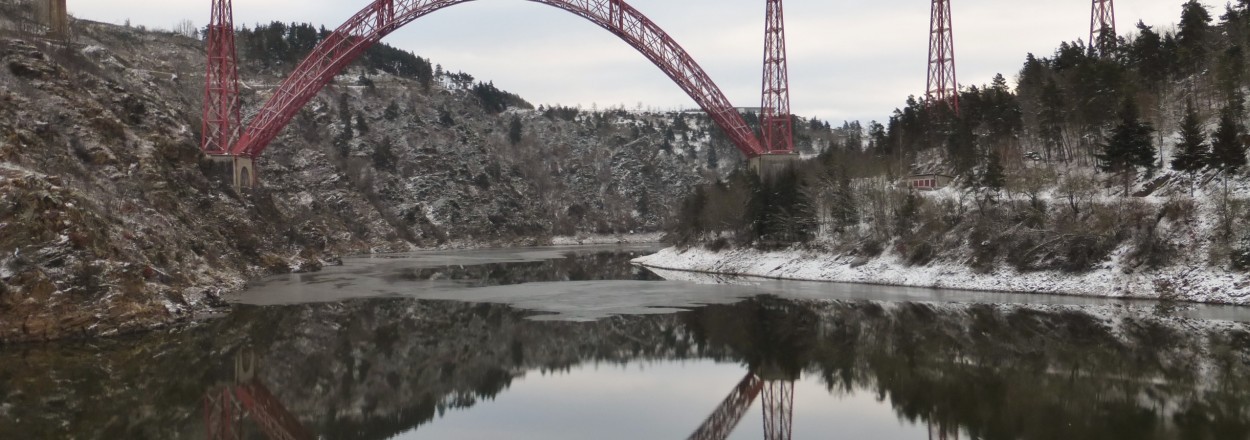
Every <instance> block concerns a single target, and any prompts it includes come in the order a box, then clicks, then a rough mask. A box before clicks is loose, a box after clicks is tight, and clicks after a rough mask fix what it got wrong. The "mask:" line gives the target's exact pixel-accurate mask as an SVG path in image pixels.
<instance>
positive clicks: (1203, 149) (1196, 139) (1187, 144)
mask: <svg viewBox="0 0 1250 440" xmlns="http://www.w3.org/2000/svg"><path fill="white" fill-rule="evenodd" d="M1180 131H1181V133H1180V134H1181V140H1180V143H1178V144H1176V157H1174V158H1172V169H1173V170H1176V171H1180V172H1185V173H1193V172H1195V171H1198V170H1201V169H1203V168H1204V167H1206V166H1207V159H1208V157H1209V156H1210V154H1211V151H1210V149H1211V147H1210V146H1209V145H1207V135H1206V133H1204V132H1203V130H1202V126H1201V122H1199V120H1198V113H1197V112H1196V111H1194V103H1193V102H1190V103H1189V104H1187V105H1186V106H1185V118H1184V119H1182V120H1181V130H1180Z"/></svg>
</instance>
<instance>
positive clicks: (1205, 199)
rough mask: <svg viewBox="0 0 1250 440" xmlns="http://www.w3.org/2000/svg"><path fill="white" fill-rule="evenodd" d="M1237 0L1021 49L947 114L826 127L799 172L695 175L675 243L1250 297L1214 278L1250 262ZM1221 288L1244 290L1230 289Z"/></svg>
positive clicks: (1247, 42)
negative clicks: (1173, 20)
mask: <svg viewBox="0 0 1250 440" xmlns="http://www.w3.org/2000/svg"><path fill="white" fill-rule="evenodd" d="M1248 7H1250V5H1248V4H1247V3H1246V2H1244V1H1243V2H1238V3H1236V4H1231V5H1229V6H1228V7H1227V8H1226V10H1225V12H1224V14H1223V15H1220V16H1219V17H1218V19H1217V18H1216V17H1214V16H1213V14H1212V12H1211V11H1210V10H1209V9H1208V8H1207V7H1205V6H1203V5H1202V4H1200V3H1198V2H1196V1H1190V2H1188V3H1186V4H1185V5H1184V6H1183V8H1182V10H1183V12H1182V16H1181V20H1180V25H1179V26H1178V27H1177V30H1176V31H1174V32H1173V31H1166V32H1165V31H1161V30H1156V29H1155V28H1152V27H1150V26H1147V25H1146V24H1144V23H1139V24H1138V25H1137V26H1136V29H1135V31H1134V32H1133V33H1131V34H1128V35H1125V36H1122V37H1119V38H1118V39H1117V41H1114V42H1110V41H1104V42H1100V44H1095V45H1093V46H1092V47H1091V45H1088V44H1086V43H1085V42H1081V41H1076V42H1071V43H1063V44H1061V45H1060V46H1059V48H1058V49H1057V50H1056V51H1055V53H1054V54H1052V55H1050V56H1044V57H1039V56H1035V55H1032V54H1030V55H1028V56H1027V57H1026V58H1025V62H1024V64H1023V67H1022V68H1021V70H1020V71H1019V73H1018V74H1017V75H1016V86H1015V87H1014V89H1013V88H1012V87H1011V85H1010V84H1009V83H1008V80H1007V79H1006V78H1005V77H1004V76H1002V75H999V76H998V77H997V78H995V79H994V81H993V82H992V83H991V84H988V85H984V86H969V87H965V88H963V89H962V90H961V93H960V99H959V107H958V112H956V110H955V108H954V107H953V106H951V105H949V104H948V103H942V102H938V103H930V102H925V101H922V100H919V99H917V98H914V97H913V98H909V99H908V100H907V102H906V106H904V107H902V108H900V109H898V110H897V111H895V112H894V114H893V115H892V116H891V117H890V118H889V120H888V121H887V122H886V123H885V124H881V123H877V122H872V123H869V124H868V125H867V126H866V127H864V126H862V125H860V124H858V123H850V124H847V125H845V126H844V127H842V128H840V129H837V130H835V137H836V138H838V139H842V140H843V142H836V143H834V144H833V145H832V148H830V149H828V150H825V151H824V153H823V154H822V155H821V156H820V158H819V159H818V160H814V161H808V162H807V163H805V164H803V165H802V166H801V167H800V169H798V170H797V171H796V173H794V175H792V176H787V177H784V178H781V179H778V180H777V181H776V182H773V183H772V184H771V185H769V186H760V185H757V184H755V183H754V181H753V179H751V178H748V177H746V176H739V177H733V178H729V179H723V180H721V181H719V182H718V183H715V184H712V185H710V186H706V187H704V188H702V189H700V190H699V191H697V192H696V193H694V194H693V195H692V196H691V197H690V198H687V199H686V201H685V203H684V207H683V209H682V211H681V213H680V218H679V219H678V221H676V222H674V223H673V224H672V227H671V228H670V229H669V232H670V239H671V240H672V241H673V242H674V243H676V244H678V245H679V246H681V247H683V248H687V247H691V246H695V245H703V246H704V247H706V248H707V249H709V250H711V251H713V252H714V251H717V250H720V249H723V248H725V247H728V246H734V247H738V248H755V249H760V250H765V251H769V250H779V249H796V250H802V251H804V252H811V253H812V254H811V255H809V257H810V258H816V259H824V260H828V261H830V262H837V261H842V262H843V263H845V264H847V265H850V266H851V267H858V266H862V265H864V264H868V263H869V262H872V261H883V262H890V264H897V265H901V266H902V267H913V268H921V267H938V268H952V269H950V270H951V271H956V272H959V273H966V274H967V277H968V278H974V277H976V276H978V275H986V276H997V277H999V278H1002V279H1007V278H1010V277H1014V276H1017V275H1019V274H1030V273H1034V274H1036V273H1051V274H1055V275H1056V276H1058V277H1059V278H1050V279H1065V277H1066V278H1071V279H1084V278H1080V277H1082V276H1086V275H1089V274H1099V273H1102V274H1112V275H1114V276H1104V277H1102V279H1104V282H1102V283H1100V284H1099V285H1097V286H1095V287H1094V288H1095V289H1101V290H1102V291H1103V292H1105V294H1111V291H1112V290H1129V291H1132V292H1131V293H1132V294H1133V295H1142V296H1159V295H1164V296H1169V297H1173V296H1176V297H1182V298H1188V299H1194V300H1208V299H1211V298H1213V296H1218V295H1214V294H1213V293H1212V291H1218V290H1227V291H1235V292H1242V293H1241V294H1245V293H1246V287H1247V286H1246V285H1245V284H1246V283H1244V282H1237V281H1231V282H1228V283H1225V282H1224V281H1220V282H1210V280H1212V279H1220V280H1227V279H1232V280H1236V279H1241V278H1244V273H1245V271H1246V270H1248V269H1250V212H1248V209H1247V207H1248V206H1250V205H1248V204H1247V198H1248V197H1250V179H1247V174H1246V166H1245V164H1246V161H1247V157H1246V145H1245V140H1246V137H1245V135H1246V128H1245V123H1246V121H1247V120H1248V119H1247V116H1248V115H1247V113H1246V106H1245V102H1246V90H1247V89H1246V88H1247V86H1250V75H1247V68H1248V66H1247V64H1246V60H1245V56H1244V51H1245V48H1247V47H1250V9H1248ZM1098 48H1104V49H1098ZM929 173H935V174H943V175H949V176H952V177H953V178H954V184H953V185H952V186H951V187H949V188H945V189H942V190H940V191H935V192H923V191H915V190H912V189H911V188H910V187H909V186H908V185H907V184H906V183H905V179H904V178H905V177H907V176H909V175H913V174H929ZM726 206H730V207H729V208H727V207H726ZM741 212H745V213H746V214H747V215H746V216H745V217H743V216H741V215H737V214H736V213H741ZM735 258H745V257H741V256H739V257H735ZM738 266H739V265H735V266H734V267H738ZM741 266H743V267H746V266H750V265H749V264H745V262H744V264H742V265H741ZM684 268H687V269H693V267H684ZM701 269H702V270H706V269H708V268H701ZM770 269H771V268H770ZM944 270H945V269H944ZM780 272H782V273H784V272H785V271H780ZM1115 274H1119V275H1115ZM1235 274H1241V275H1235ZM757 275H762V274H757ZM770 276H780V275H779V274H770ZM856 276H857V277H858V276H860V275H856ZM1125 276H1128V277H1129V278H1132V279H1133V281H1132V282H1127V281H1124V278H1125ZM833 278H835V279H841V277H838V276H834V277H833ZM956 278H958V277H956ZM856 279H859V278H856ZM860 280H862V281H869V282H877V281H879V282H887V281H885V280H874V279H872V277H871V276H868V278H867V279H860ZM888 282H898V281H888ZM923 282H925V283H930V284H941V285H948V286H952V285H953V286H954V287H961V286H962V287H977V288H983V287H985V288H1013V289H1014V287H1012V286H1011V285H1010V284H1009V283H999V284H994V283H961V282H944V281H943V280H942V279H941V277H938V279H935V280H925V281H923ZM1198 285H1201V286H1202V288H1201V289H1198V288H1196V286H1198ZM1058 290H1060V291H1065V289H1058ZM1080 293H1094V292H1087V291H1083V290H1082V291H1081V292H1080ZM1220 301H1234V302H1236V301H1240V300H1239V299H1237V298H1235V297H1228V296H1227V293H1226V296H1224V297H1223V299H1220Z"/></svg>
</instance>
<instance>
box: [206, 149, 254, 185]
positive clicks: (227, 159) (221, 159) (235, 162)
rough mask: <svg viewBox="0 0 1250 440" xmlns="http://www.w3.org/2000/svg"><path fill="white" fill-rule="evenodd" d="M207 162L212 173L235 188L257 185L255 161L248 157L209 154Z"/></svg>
mask: <svg viewBox="0 0 1250 440" xmlns="http://www.w3.org/2000/svg"><path fill="white" fill-rule="evenodd" d="M208 160H209V161H210V162H212V164H213V170H214V172H216V173H217V175H219V176H222V177H224V178H227V179H229V181H230V182H231V183H233V184H234V187H235V188H240V189H242V188H255V187H256V185H257V184H258V183H259V179H258V178H257V175H256V174H257V173H256V161H255V160H254V159H252V158H250V157H242V156H230V155H215V154H210V155H208Z"/></svg>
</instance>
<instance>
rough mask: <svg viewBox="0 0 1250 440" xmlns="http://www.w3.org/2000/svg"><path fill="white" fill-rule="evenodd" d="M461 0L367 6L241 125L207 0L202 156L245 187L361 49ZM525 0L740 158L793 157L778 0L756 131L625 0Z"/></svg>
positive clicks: (772, 11) (222, 31)
mask: <svg viewBox="0 0 1250 440" xmlns="http://www.w3.org/2000/svg"><path fill="white" fill-rule="evenodd" d="M470 1H473V0H373V1H372V2H371V3H370V4H369V5H368V6H365V8H364V9H361V10H360V12H357V13H356V15H353V16H352V17H351V18H350V19H348V20H347V22H346V23H344V24H343V25H342V26H339V27H338V28H337V29H335V30H334V31H333V32H331V33H330V34H329V36H328V37H326V38H325V39H324V40H322V41H321V43H320V44H318V45H317V46H316V48H314V49H313V51H312V53H311V54H309V55H308V57H307V58H305V59H304V61H302V62H301V63H300V64H299V65H298V67H296V68H295V70H294V71H293V72H292V73H291V75H290V76H289V77H288V78H287V79H286V80H284V81H283V82H282V84H281V85H279V86H278V88H277V89H276V90H274V92H273V94H272V96H271V97H270V98H269V100H268V101H267V102H266V103H265V104H264V105H263V106H262V107H261V108H260V110H259V112H258V113H257V114H256V116H255V117H254V118H253V119H252V120H251V121H249V122H247V124H246V125H243V121H242V120H241V118H240V110H239V109H240V102H239V77H238V58H237V52H236V49H235V29H234V18H233V4H232V0H212V19H211V21H210V24H209V27H208V34H207V40H208V63H207V78H206V84H205V92H204V120H203V123H204V127H203V136H204V137H203V143H202V148H203V150H204V152H205V153H206V154H208V155H210V156H217V157H221V158H227V159H233V160H234V161H235V174H236V176H235V184H236V185H241V186H251V185H252V184H253V183H255V170H254V169H252V167H253V162H252V161H253V160H255V159H256V158H258V157H260V156H261V154H262V153H264V151H265V149H266V148H267V147H268V146H269V145H270V144H271V143H272V142H273V140H274V139H275V138H277V136H278V135H279V134H280V133H281V132H282V130H283V129H284V128H285V127H286V126H287V124H288V123H289V122H290V121H291V119H292V118H294V117H295V115H296V114H297V113H298V112H299V110H300V109H301V108H303V107H304V105H305V104H307V103H308V102H309V101H310V100H312V99H313V97H315V96H316V95H317V94H318V93H319V92H320V91H321V90H322V88H324V87H325V86H326V85H328V84H329V83H330V82H331V81H332V80H333V79H334V77H335V76H336V75H338V74H339V73H340V72H342V71H343V70H344V69H346V68H347V67H348V66H349V65H351V64H352V62H354V61H356V60H357V59H358V58H360V57H361V56H362V55H363V54H364V52H365V50H366V49H368V48H369V47H370V46H373V45H374V44H377V43H378V42H379V41H381V40H382V38H383V37H385V36H387V35H388V34H390V33H391V32H394V31H395V30H397V29H399V28H401V27H403V26H406V25H408V24H409V23H412V22H413V21H416V20H417V19H419V18H421V17H424V16H426V15H429V14H430V13H432V12H435V11H438V10H440V9H443V8H447V7H451V6H455V5H458V4H461V3H468V2H470ZM528 1H532V2H534V3H541V4H544V5H548V6H553V7H556V8H560V9H563V10H565V11H568V12H570V13H573V14H575V15H577V16H579V17H582V18H584V19H586V20H589V21H591V22H592V23H595V24H596V25H599V27H602V28H603V29H605V30H607V31H609V32H611V33H613V34H614V35H616V36H617V37H620V38H621V39H622V40H624V41H625V42H626V43H629V45H631V46H633V47H634V48H635V49H637V50H638V52H640V53H641V54H642V55H643V56H645V57H646V58H647V59H648V60H650V61H651V62H652V63H654V64H655V65H656V66H657V67H659V68H660V69H661V70H662V71H664V73H665V74H667V75H668V77H669V78H671V79H672V80H673V82H675V83H676V84H677V85H678V86H680V87H681V89H682V90H683V91H685V92H686V93H687V94H688V95H690V97H691V98H692V99H694V101H695V102H696V103H698V104H699V106H700V107H701V108H702V109H703V110H704V111H706V112H707V114H708V116H710V117H711V119H712V121H713V122H715V123H716V124H717V125H718V126H719V127H720V128H721V129H722V130H724V131H725V133H726V134H727V135H728V137H729V139H730V140H731V141H732V142H733V143H734V145H735V146H736V147H737V148H738V150H739V151H741V152H742V154H743V155H745V156H746V157H747V158H749V159H755V158H760V157H763V156H778V155H786V156H790V155H792V154H793V152H794V139H793V133H792V131H791V130H792V128H791V116H790V85H789V74H788V70H787V62H786V44H785V28H784V23H785V19H784V13H783V8H782V0H764V1H765V3H766V5H767V9H766V11H767V15H766V26H765V28H766V29H765V54H764V69H763V71H764V75H763V77H764V78H763V98H762V100H761V102H762V105H761V108H762V111H761V113H762V114H761V115H760V122H761V130H760V132H759V133H758V134H757V133H756V132H755V130H754V129H752V127H750V126H748V125H747V123H746V121H745V120H744V119H743V117H742V115H740V114H739V113H738V110H737V109H736V108H735V107H734V105H733V104H731V103H730V102H729V99H728V98H726V97H725V94H724V93H722V92H721V90H720V88H719V87H718V86H717V85H716V83H714V82H713V81H712V79H711V78H710V77H709V76H708V74H707V72H705V71H704V70H703V68H702V67H700V66H699V65H698V63H696V62H695V61H694V58H692V57H691V56H690V54H689V53H687V52H686V50H685V49H683V48H682V47H681V45H679V44H677V42H676V41H675V40H673V38H672V37H670V36H669V35H668V34H667V33H666V32H665V31H664V30H663V29H661V28H660V26H659V25H657V24H655V23H654V22H653V21H651V20H650V19H649V18H647V17H646V16H645V15H643V14H642V13H641V12H639V11H638V10H637V9H635V8H634V7H633V6H630V5H629V4H628V3H626V2H625V1H624V0H528ZM240 160H242V161H243V162H242V163H243V165H240V163H241V162H240ZM241 167H242V168H241Z"/></svg>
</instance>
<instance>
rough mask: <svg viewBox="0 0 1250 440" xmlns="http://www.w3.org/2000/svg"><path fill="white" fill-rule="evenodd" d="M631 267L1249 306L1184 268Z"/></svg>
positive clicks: (738, 259) (709, 260)
mask: <svg viewBox="0 0 1250 440" xmlns="http://www.w3.org/2000/svg"><path fill="white" fill-rule="evenodd" d="M634 263H636V264H640V265H642V266H645V267H654V268H659V269H668V270H679V271H688V272H704V273H719V274H726V275H741V276H753V277H764V278H776V279H792V280H803V281H827V282H841V283H860V284H880V285H892V286H908V287H931V288H946V289H965V290H983V291H1003V292H1017V293H1046V294H1060V295H1081V296H1098V297H1110V298H1138V299H1161V298H1164V299H1175V300H1179V301H1191V302H1200V303H1212V304H1232V305H1250V279H1247V278H1246V276H1245V275H1244V274H1237V273H1232V272H1226V271H1222V270H1219V269H1215V268H1188V267H1173V268H1166V269H1161V270H1157V271H1149V272H1131V273H1126V271H1124V270H1123V269H1120V268H1119V267H1120V265H1118V264H1116V262H1115V261H1112V262H1109V263H1107V264H1105V265H1103V266H1100V267H1099V268H1096V269H1094V270H1091V271H1088V272H1084V273H1062V272H1059V271H1039V272H1020V271H1016V270H1014V269H1010V268H1002V267H1000V268H996V269H994V270H993V271H990V272H988V273H977V272H975V271H974V270H972V269H971V268H968V267H966V266H962V265H959V264H954V263H944V262H933V263H931V264H928V265H924V266H908V265H907V264H906V263H905V262H903V261H901V260H900V259H899V258H898V257H896V256H892V255H888V254H887V255H883V256H881V257H879V258H875V259H862V258H859V257H853V256H847V255H837V254H830V253H824V252H815V251H804V250H783V251H759V250H754V249H732V250H723V251H720V252H713V251H710V250H707V249H703V248H688V249H678V248H667V249H664V250H661V251H660V252H657V253H655V254H652V255H649V256H646V257H641V258H638V259H635V260H634Z"/></svg>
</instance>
